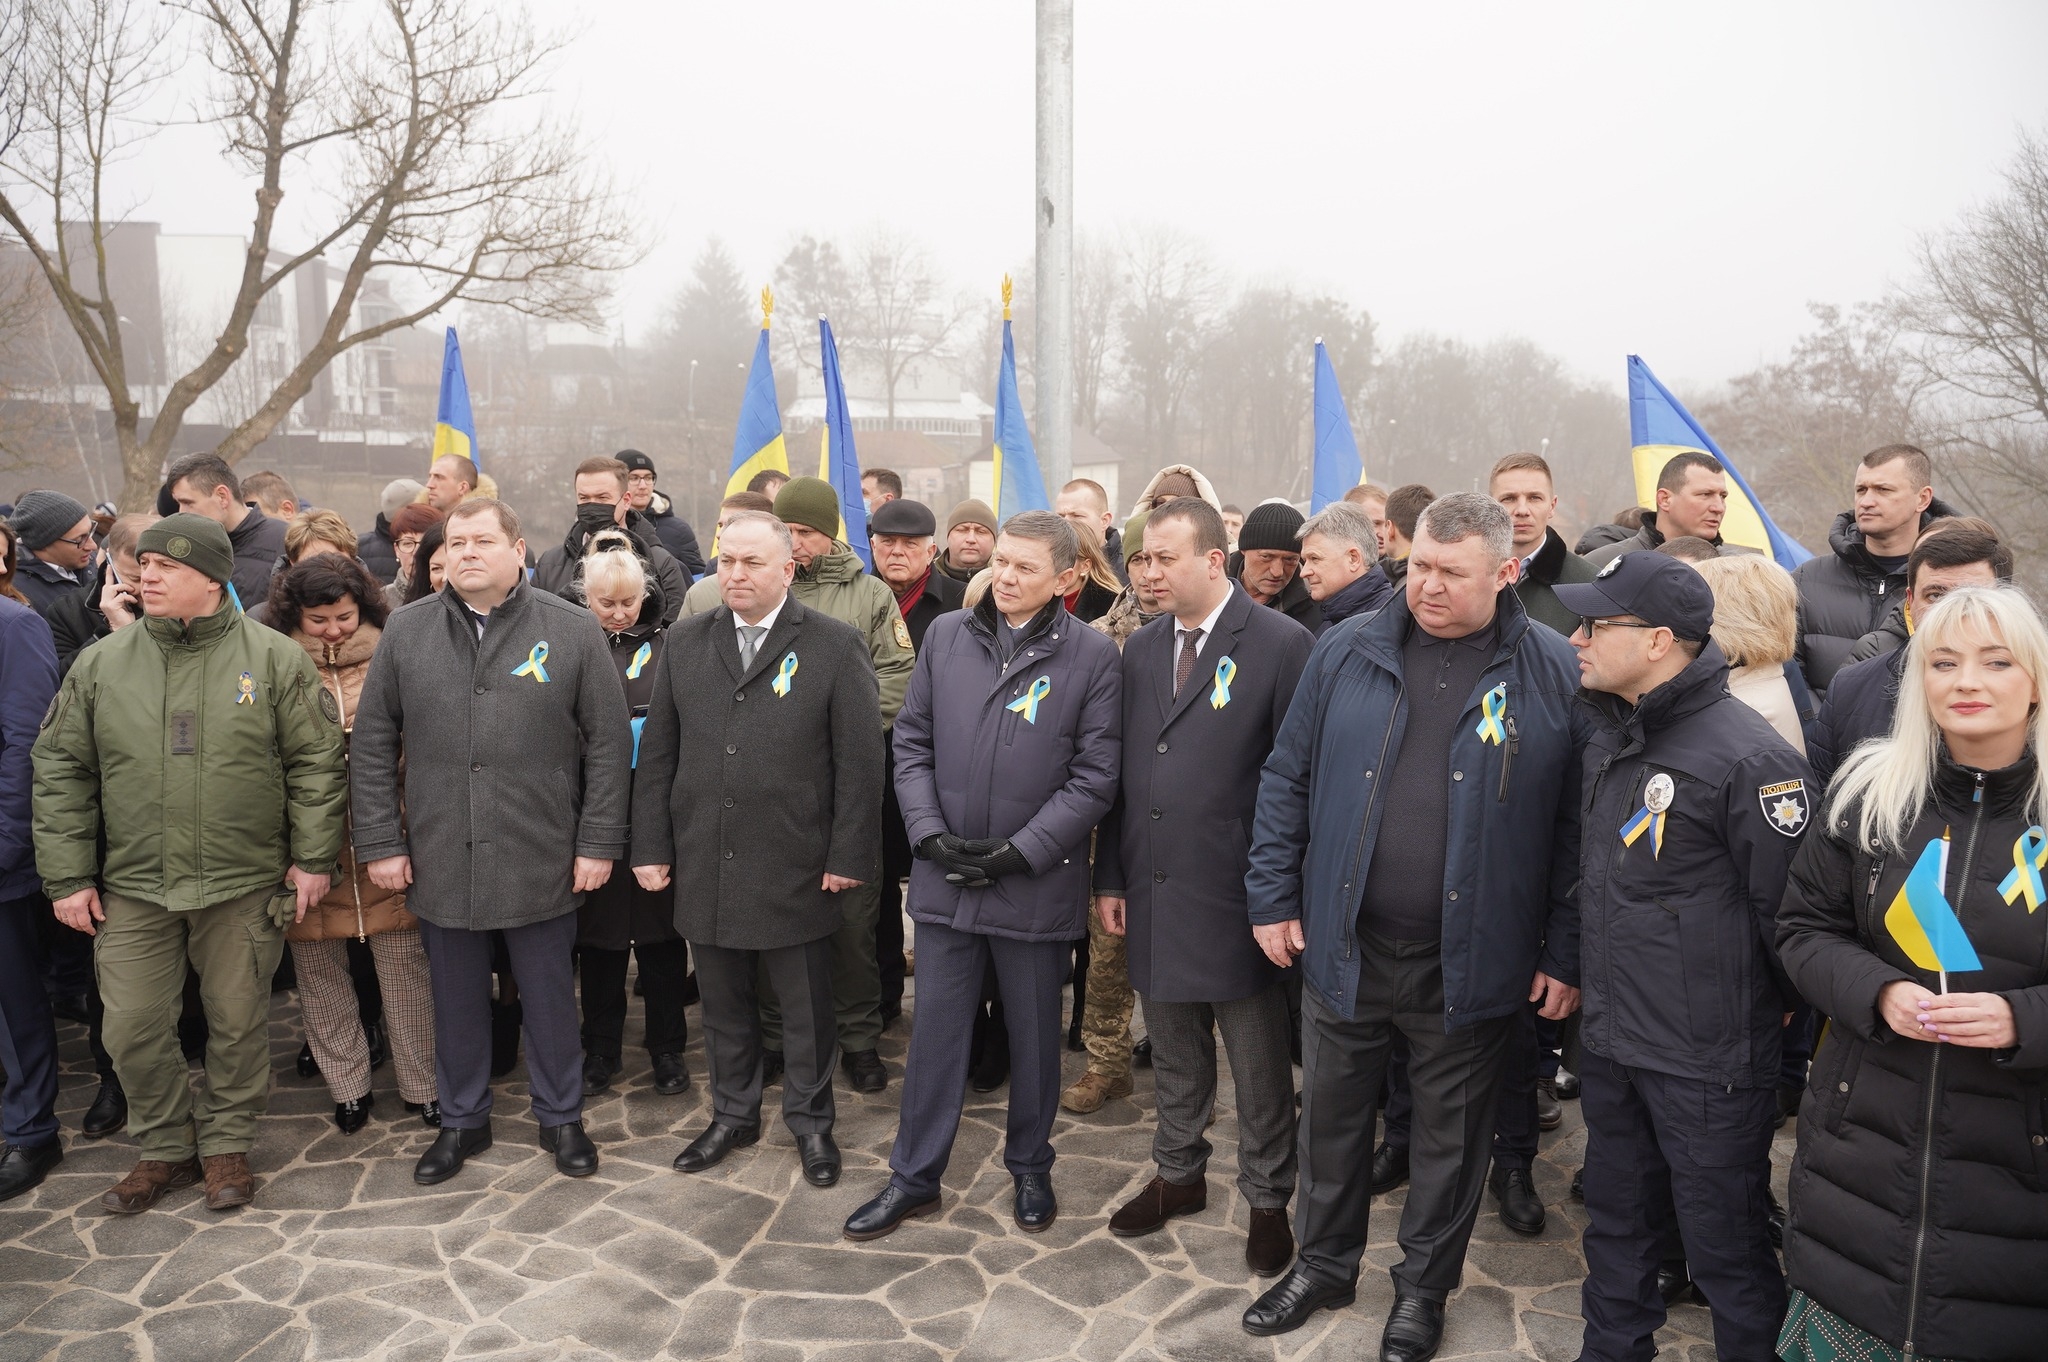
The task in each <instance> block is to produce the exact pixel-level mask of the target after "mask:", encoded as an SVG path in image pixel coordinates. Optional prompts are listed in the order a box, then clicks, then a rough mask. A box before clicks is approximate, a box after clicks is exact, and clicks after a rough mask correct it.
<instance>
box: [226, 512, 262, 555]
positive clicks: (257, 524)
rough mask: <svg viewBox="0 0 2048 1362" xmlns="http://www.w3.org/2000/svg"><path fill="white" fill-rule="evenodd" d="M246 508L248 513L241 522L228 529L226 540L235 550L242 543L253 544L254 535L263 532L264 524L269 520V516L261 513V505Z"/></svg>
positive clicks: (238, 548)
mask: <svg viewBox="0 0 2048 1362" xmlns="http://www.w3.org/2000/svg"><path fill="white" fill-rule="evenodd" d="M248 509H249V514H247V515H245V516H243V517H242V523H241V524H239V525H237V526H235V528H233V529H232V530H229V531H228V542H229V543H231V544H233V545H234V546H235V548H236V549H237V550H240V549H241V548H242V546H243V545H244V544H254V543H255V542H256V536H257V535H259V534H261V533H263V527H264V525H266V524H268V523H269V521H270V517H269V516H267V515H265V514H263V508H262V507H261V506H251V507H249V508H248Z"/></svg>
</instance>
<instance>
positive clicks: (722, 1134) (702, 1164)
mask: <svg viewBox="0 0 2048 1362" xmlns="http://www.w3.org/2000/svg"><path fill="white" fill-rule="evenodd" d="M760 1140H761V1127H759V1126H728V1125H721V1124H720V1123H718V1122H717V1121H713V1122H712V1123H711V1124H710V1125H709V1126H708V1127H706V1129H705V1131H704V1133H703V1134H702V1135H699V1136H698V1137H697V1138H696V1139H694V1140H692V1141H690V1143H689V1144H687V1145H685V1146H684V1147H683V1152H682V1153H680V1154H678V1155H676V1161H675V1162H674V1163H673V1164H671V1165H670V1167H672V1168H674V1169H675V1170H676V1171H677V1172H678V1173H701V1172H703V1171H704V1170H705V1169H707V1168H709V1167H711V1166H712V1165H714V1164H717V1163H721V1162H723V1161H724V1159H725V1156H726V1155H727V1154H730V1153H732V1151H733V1150H735V1149H745V1148H746V1147H747V1146H748V1145H750V1144H758V1143H760Z"/></svg>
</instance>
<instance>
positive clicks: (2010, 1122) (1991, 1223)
mask: <svg viewBox="0 0 2048 1362" xmlns="http://www.w3.org/2000/svg"><path fill="white" fill-rule="evenodd" d="M2033 780H2034V758H2033V757H2032V756H2031V755H2029V756H2028V757H2026V758H2024V759H2023V760H2022V761H2020V762H2019V763H2017V764H2016V765H2013V766H2010V767H2007V768H2006V769H2004V770H2002V771H1992V772H1979V771H1974V770H1971V769H1969V768H1966V767H1962V766H1958V765H1956V764H1954V763H1953V762H1951V761H1949V760H1948V759H1947V757H1946V755H1945V754H1944V756H1943V759H1942V761H1941V765H1940V767H1939V769H1938V771H1937V774H1936V780H1935V792H1934V798H1933V799H1932V801H1931V802H1930V804H1929V807H1928V808H1927V810H1926V812H1925V813H1923V814H1922V815H1921V818H1920V820H1919V822H1918V823H1916V824H1915V825H1914V828H1913V831H1912V833H1911V835H1910V836H1909V837H1908V838H1907V839H1906V848H1907V850H1906V851H1905V853H1904V854H1898V853H1891V854H1881V853H1873V852H1872V851H1871V850H1870V849H1869V848H1867V847H1863V846H1860V845H1858V844H1857V843H1856V841H1855V840H1854V839H1855V829H1856V823H1857V819H1856V816H1855V814H1854V812H1845V813H1836V814H1834V815H1833V816H1832V817H1831V818H1830V820H1829V821H1828V823H1827V824H1826V825H1825V826H1824V827H1821V828H1816V829H1815V830H1814V832H1815V835H1814V836H1811V837H1808V838H1807V839H1806V842H1805V845H1804V846H1802V847H1801V848H1800V852H1799V856H1798V858H1797V859H1796V860H1795V861H1794V862H1793V866H1792V877H1791V881H1790V883H1789V884H1788V886H1787V888H1786V893H1785V902H1784V905H1783V907H1782V908H1781V909H1780V911H1779V915H1778V950H1779V953H1780V955H1781V956H1782V957H1783V959H1784V962H1785V967H1786V969H1787V970H1788V971H1789V972H1790V974H1791V976H1792V980H1793V982H1794V983H1796V984H1797V985H1798V986H1799V990H1800V992H1801V993H1802V994H1803V995H1804V996H1805V997H1806V998H1807V999H1808V1000H1809V1001H1810V1002H1812V1004H1813V1006H1814V1008H1815V1009H1816V1010H1817V1011H1819V1012H1821V1013H1822V1014H1823V1015H1825V1016H1828V1017H1830V1018H1832V1020H1831V1021H1830V1022H1829V1025H1828V1031H1827V1036H1826V1039H1825V1040H1823V1041H1822V1042H1821V1046H1820V1049H1819V1052H1818V1053H1817V1054H1815V1056H1814V1061H1813V1069H1812V1074H1811V1076H1810V1078H1809V1079H1808V1082H1807V1091H1806V1096H1805V1099H1804V1100H1803V1101H1802V1102H1801V1104H1800V1108H1799V1152H1798V1155H1797V1157H1796V1158H1795V1159H1794V1161H1793V1165H1792V1187H1791V1192H1792V1195H1791V1223H1790V1224H1789V1225H1788V1226H1787V1228H1786V1231H1785V1268H1786V1273H1787V1275H1788V1276H1789V1277H1790V1279H1791V1283H1792V1285H1794V1286H1796V1287H1799V1288H1802V1289H1803V1290H1805V1291H1806V1293H1807V1294H1808V1295H1810V1296H1812V1297H1813V1298H1814V1299H1815V1300H1816V1301H1818V1302H1820V1304H1822V1305H1824V1306H1826V1307H1827V1308H1828V1309H1830V1310H1832V1311H1834V1312H1835V1313H1836V1314H1838V1315H1841V1316H1842V1317H1843V1318H1845V1319H1847V1320H1849V1321H1850V1322H1851V1323H1853V1324H1855V1325H1857V1326H1858V1327H1859V1328H1862V1329H1865V1330H1868V1331H1869V1332H1870V1333H1872V1334H1875V1335H1877V1337H1879V1338H1881V1339H1883V1340H1885V1341H1886V1342H1887V1343H1890V1344H1892V1345H1893V1346H1895V1347H1903V1348H1906V1349H1908V1350H1909V1353H1917V1354H1918V1355H1920V1356H1933V1357H1950V1358H1970V1359H2015V1360H2017V1359H2020V1358H2030V1359H2032V1358H2039V1357H2041V1356H2042V1355H2043V1354H2044V1352H2048V912H2039V911H2029V910H2028V907H2027V903H2026V900H2025V899H2024V897H2016V898H2015V901H2014V902H2012V903H2007V902H2006V901H2005V898H2004V896H2003V895H2002V894H2001V893H2000V892H1999V882H2000V881H2001V880H2003V879H2004V878H2005V877H2006V876H2007V875H2008V874H2010V873H2011V872H2012V870H2013V860H2014V854H2015V846H2016V844H2017V843H2018V841H2019V839H2020V838H2021V837H2022V836H2024V835H2025V834H2026V833H2027V831H2028V829H2029V826H2030V825H2032V824H2033V822H2034V819H2033V816H2031V815H2030V814H2029V812H2028V811H2027V809H2026V807H2025V805H2026V800H2027V797H2028V795H2029V792H2030V790H2031V787H2032V784H2033ZM1980 795H1981V798H1980ZM1945 828H1946V829H1949V830H1951V832H1952V840H1951V843H1950V847H1951V849H1950V853H1949V857H1950V859H1949V867H1948V875H1947V884H1946V888H1947V893H1948V899H1949V902H1950V903H1951V904H1953V905H1954V906H1955V910H1956V914H1957V916H1958V917H1959V918H1960V919H1961V921H1962V925H1963V929H1964V930H1965V931H1966V932H1968V934H1969V937H1970V941H1971V943H1972V944H1973V945H1974V946H1975V948H1976V951H1977V955H1978V957H1979V959H1980V960H1981V961H1982V962H1983V966H1984V967H1983V968H1982V969H1981V970H1972V971H1970V972H1968V973H1959V974H1953V975H1951V976H1950V979H1949V986H1950V988H1951V989H1952V990H1955V991H1960V992H1990V993H1999V994H2002V995H2004V997H2005V998H2006V1000H2007V1001H2008V1002H2009V1003H2011V1005H2012V1011H2013V1020H2014V1022H2015V1023H2016V1026H2017V1032H2018V1037H2019V1043H2018V1045H2017V1046H2016V1047H2014V1048H2013V1049H2011V1050H1979V1049H1969V1048H1965V1047H1962V1046H1958V1045H1934V1044H1927V1043H1923V1042H1920V1041H1915V1040H1908V1039H1906V1038H1904V1037H1901V1036H1898V1035H1896V1034H1894V1033H1893V1032H1892V1030H1891V1028H1890V1027H1889V1026H1887V1025H1886V1024H1885V1022H1884V1020H1883V1018H1882V1017H1881V1016H1880V1015H1879V1013H1878V1010H1877V998H1878V994H1879V992H1880V991H1882V989H1883V988H1884V986H1885V985H1886V984H1889V983H1891V982H1892V981H1894V980H1898V979H1905V980H1916V981H1920V982H1923V983H1925V984H1926V985H1927V986H1928V987H1929V988H1933V987H1935V984H1936V980H1935V976H1934V975H1932V974H1931V973H1928V972H1926V971H1922V970H1920V969H1917V968H1916V967H1915V966H1914V965H1913V964H1912V963H1911V961H1909V960H1908V959H1907V958H1906V956H1905V954H1904V953H1903V952H1902V951H1901V950H1900V948H1899V946H1898V945H1897V943H1896V942H1895V941H1894V940H1893V939H1892V936H1891V933H1890V932H1889V931H1888V930H1887V929H1886V927H1885V926H1884V920H1885V917H1886V915H1887V910H1888V909H1889V907H1890V905H1891V903H1892V900H1893V899H1894V898H1895V897H1896V896H1897V895H1898V893H1899V889H1900V886H1901V885H1902V884H1904V882H1905V880H1906V876H1907V875H1908V873H1909V872H1910V871H1911V870H1912V869H1913V866H1914V863H1915V861H1916V860H1917V859H1918V857H1919V855H1920V854H1921V850H1922V848H1924V847H1925V846H1926V845H1927V844H1928V842H1929V841H1930V839H1934V838H1939V837H1940V836H1941V835H1942V831H1943V829H1945Z"/></svg>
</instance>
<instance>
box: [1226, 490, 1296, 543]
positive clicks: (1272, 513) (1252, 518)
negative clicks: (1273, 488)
mask: <svg viewBox="0 0 2048 1362" xmlns="http://www.w3.org/2000/svg"><path fill="white" fill-rule="evenodd" d="M1300 531H1301V512H1299V511H1297V510H1295V509H1294V508H1293V507H1292V506H1289V505H1288V504H1287V503H1286V502H1284V501H1269V502H1267V503H1266V504H1265V505H1263V506H1254V507H1252V511H1251V514H1250V515H1248V516H1246V517H1245V518H1244V528H1243V529H1241V530H1239V531H1238V532H1237V548H1238V552H1240V553H1245V552H1249V551H1251V550H1253V549H1279V550H1280V551H1281V552H1283V553H1300V552H1301V540H1300V539H1298V538H1296V536H1297V535H1298V534H1299V533H1300Z"/></svg>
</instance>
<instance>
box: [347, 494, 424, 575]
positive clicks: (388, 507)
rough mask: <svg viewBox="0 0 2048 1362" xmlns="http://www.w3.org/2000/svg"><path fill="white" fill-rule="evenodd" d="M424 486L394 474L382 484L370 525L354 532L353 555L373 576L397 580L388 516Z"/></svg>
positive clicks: (395, 548) (395, 549) (395, 551)
mask: <svg viewBox="0 0 2048 1362" xmlns="http://www.w3.org/2000/svg"><path fill="white" fill-rule="evenodd" d="M425 490H426V489H425V488H424V487H423V486H422V485H421V484H420V483H418V482H415V481H414V480H413V479H411V478H393V479H392V480H391V481H390V482H387V483H385V484H384V493H383V495H382V496H381V497H380V498H379V499H378V504H377V519H376V520H375V521H374V522H373V523H372V524H371V526H370V528H369V529H367V530H364V531H363V532H362V533H361V534H359V535H357V536H356V557H358V558H360V559H362V560H363V566H364V567H366V568H368V569H369V570H370V573H371V575H372V576H374V577H375V578H376V579H377V580H378V581H380V582H383V583H384V584H385V585H386V586H389V585H390V584H391V583H392V582H395V581H397V580H398V545H397V542H396V538H397V537H396V536H395V535H393V534H392V533H391V517H393V516H395V515H397V514H398V512H399V509H400V508H401V507H405V506H410V505H411V504H412V503H413V502H415V501H417V500H419V495H420V493H421V492H423V491H425Z"/></svg>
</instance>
